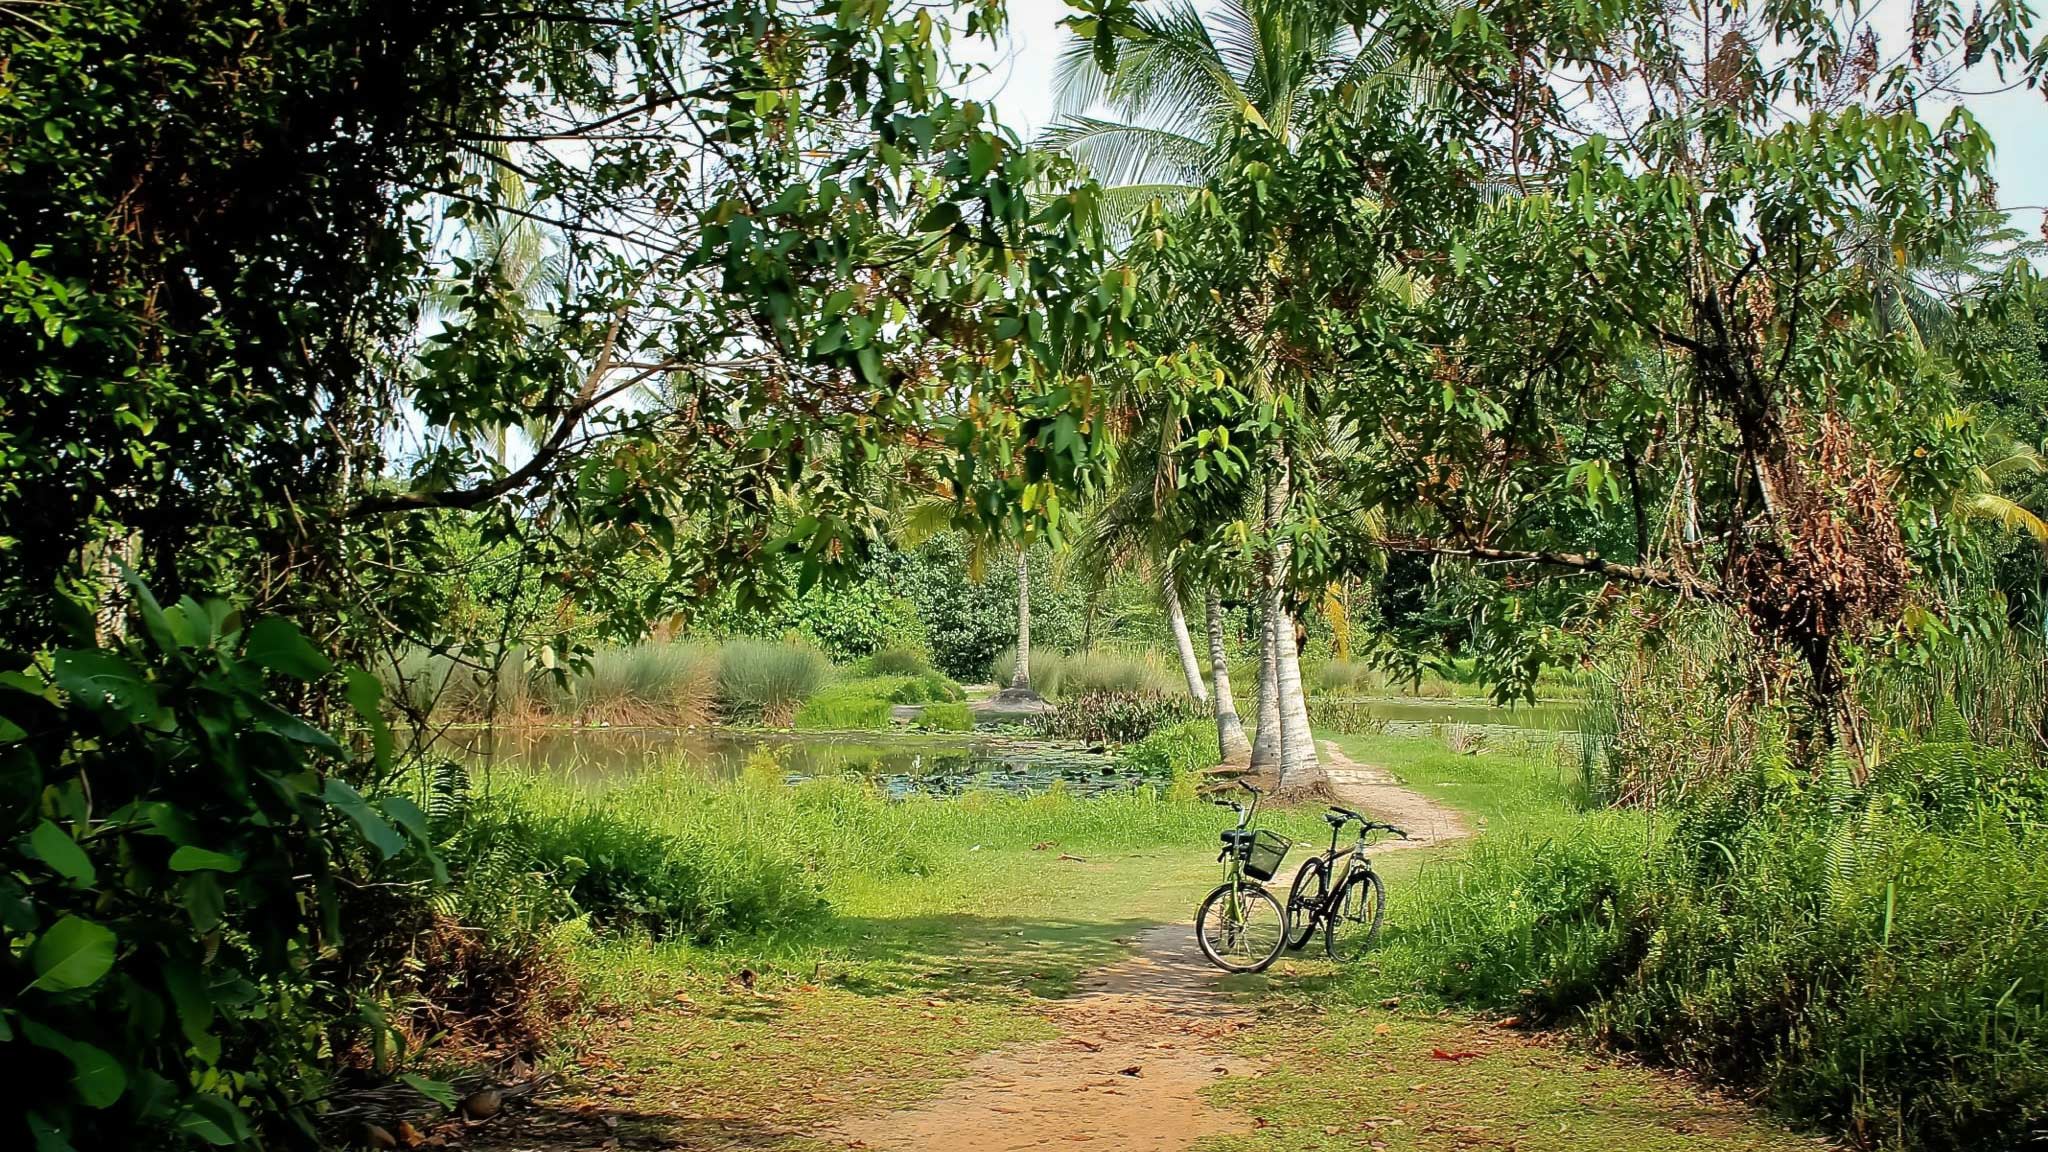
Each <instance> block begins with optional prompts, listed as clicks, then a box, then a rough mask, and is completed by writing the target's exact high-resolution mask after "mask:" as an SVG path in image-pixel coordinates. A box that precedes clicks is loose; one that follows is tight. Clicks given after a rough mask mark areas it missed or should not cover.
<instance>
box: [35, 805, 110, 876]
mask: <svg viewBox="0 0 2048 1152" xmlns="http://www.w3.org/2000/svg"><path fill="white" fill-rule="evenodd" d="M28 848H29V852H30V853H31V854H32V855H34V856H35V858H36V859H38V860H41V861H42V862H43V863H45V864H48V865H49V866H50V867H51V868H53V869H55V870H56V872H57V874H58V875H59V876H62V877H64V878H65V879H66V880H69V881H71V882H72V883H73V884H77V885H79V886H81V887H85V888H90V887H92V885H93V883H94V882H95V881H97V880H98V879H99V873H98V871H96V870H95V869H94V868H93V866H92V857H90V856H87V855H86V854H85V849H83V848H81V847H79V846H78V841H76V840H73V839H72V838H71V833H69V832H66V831H64V829H62V828H59V827H57V825H56V824H54V823H52V822H50V821H48V820H45V821H43V822H42V823H40V824H38V825H36V826H35V830H34V831H33V832H30V833H29V834H28Z"/></svg>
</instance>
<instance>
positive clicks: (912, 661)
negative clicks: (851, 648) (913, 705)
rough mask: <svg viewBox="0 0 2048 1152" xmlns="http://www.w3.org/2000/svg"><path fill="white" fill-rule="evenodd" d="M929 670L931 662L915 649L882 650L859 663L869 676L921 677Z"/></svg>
mask: <svg viewBox="0 0 2048 1152" xmlns="http://www.w3.org/2000/svg"><path fill="white" fill-rule="evenodd" d="M931 670H932V664H931V661H930V660H929V659H927V658H926V656H925V654H924V653H923V652H920V651H918V650H917V649H915V648H901V647H898V648H884V649H882V650H881V651H879V652H877V653H875V654H874V655H872V656H870V657H868V658H867V659H866V660H863V661H862V662H861V671H862V672H863V673H865V674H866V675H869V676H922V675H924V674H925V673H927V672H930V671H931Z"/></svg>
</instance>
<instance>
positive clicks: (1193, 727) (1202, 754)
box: [1118, 720, 1223, 780]
mask: <svg viewBox="0 0 2048 1152" xmlns="http://www.w3.org/2000/svg"><path fill="white" fill-rule="evenodd" d="M1118 760H1119V761H1120V762H1121V763H1123V764H1124V765H1125V766H1126V767H1129V768H1131V769H1133V770H1135V771H1139V772H1143V773H1144V774H1145V775H1147V776H1152V777H1157V778H1159V779H1162V780H1180V779H1185V778H1188V777H1192V776H1194V775H1196V774H1198V773H1201V772H1206V771H1208V770H1209V769H1211V768H1214V767H1215V766H1216V765H1217V764H1218V763H1220V762H1222V760H1223V749H1222V746H1221V745H1219V744H1218V743H1217V740H1216V723H1215V721H1213V720H1184V721H1181V722H1180V723H1178V724H1171V725H1167V726H1166V727H1163V728H1160V729H1159V730H1158V731H1156V732H1154V733H1152V734H1151V735H1150V736H1147V737H1145V738H1144V739H1143V740H1140V741H1138V742H1137V743H1136V744H1133V745H1131V746H1130V747H1129V748H1128V749H1125V751H1124V753H1123V755H1122V756H1120V757H1118Z"/></svg>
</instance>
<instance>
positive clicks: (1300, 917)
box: [1287, 805, 1408, 961]
mask: <svg viewBox="0 0 2048 1152" xmlns="http://www.w3.org/2000/svg"><path fill="white" fill-rule="evenodd" d="M1323 819H1324V820H1326V821H1328V822H1329V825H1330V849H1329V851H1327V852H1324V853H1323V854H1322V855H1320V856H1317V857H1315V858H1313V859H1311V860H1309V861H1307V862H1306V863H1304V864H1302V866H1301V870H1300V871H1299V872H1296V873H1295V874H1294V884H1293V886H1292V887H1290V888H1289V889H1288V890H1287V946H1288V947H1289V948H1292V949H1300V948H1303V947H1306V946H1307V945H1308V942H1309V940H1310V938H1312V937H1313V936H1314V935H1315V934H1316V926H1317V925H1318V924H1320V925H1321V926H1322V929H1323V951H1324V952H1326V953H1328V954H1329V957H1330V959H1332V960H1337V961H1350V960H1356V959H1357V958H1358V957H1360V956H1362V955H1364V953H1365V951H1366V949H1368V948H1370V947H1372V942H1373V940H1374V939H1376V938H1377V937H1378V936H1379V934H1380V921H1381V920H1382V919H1384V918H1385V916H1386V912H1387V886H1386V885H1385V884H1382V883H1380V874H1379V873H1377V872H1375V871H1373V870H1372V860H1371V859H1370V858H1368V857H1367V856H1366V854H1365V844H1366V837H1367V836H1369V835H1371V834H1372V833H1373V832H1375V831H1386V832H1391V833H1393V834H1394V835H1396V836H1399V837H1400V838H1401V839H1403V840H1406V839H1407V838H1408V833H1406V832H1403V831H1402V830H1401V829H1399V828H1396V827H1394V826H1393V825H1392V824H1382V823H1380V822H1378V821H1375V820H1368V819H1366V818H1365V817H1364V816H1362V815H1360V814H1358V813H1356V812H1353V811H1352V810H1351V809H1349V808H1339V807H1337V806H1335V805H1331V806H1330V811H1329V812H1328V813H1327V814H1325V815H1324V816H1323ZM1352 823H1356V824H1357V825H1358V840H1357V842H1355V843H1353V844H1352V845H1350V846H1349V847H1345V848H1339V847H1337V837H1338V836H1339V835H1341V834H1342V833H1343V831H1344V826H1345V825H1347V824H1352ZM1340 860H1341V861H1343V869H1342V871H1341V873H1340V872H1339V869H1338V861H1340Z"/></svg>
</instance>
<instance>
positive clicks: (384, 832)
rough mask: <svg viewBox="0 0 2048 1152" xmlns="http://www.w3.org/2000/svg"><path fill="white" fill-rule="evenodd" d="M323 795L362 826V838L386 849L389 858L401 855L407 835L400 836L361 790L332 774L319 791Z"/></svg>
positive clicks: (385, 856) (381, 848) (376, 847)
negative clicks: (325, 785)
mask: <svg viewBox="0 0 2048 1152" xmlns="http://www.w3.org/2000/svg"><path fill="white" fill-rule="evenodd" d="M320 798H321V799H323V800H325V801H327V802H328V803H329V804H332V805H333V806H334V807H336V808H339V809H341V811H342V813H343V814H344V815H346V816H347V817H348V818H349V819H351V820H353V821H355V824H356V827H357V828H360V829H361V830H362V833H363V839H365V840H368V841H369V842H370V845H371V847H373V848H375V849H377V851H379V852H381V853H383V855H384V858H385V859H386V860H389V859H391V858H392V857H393V856H396V855H398V853H399V851H400V850H401V849H403V848H404V847H405V838H404V837H403V836H400V835H399V834H398V831H397V830H396V829H394V828H393V827H391V825H390V823H388V822H387V821H386V820H385V819H384V817H382V816H379V815H378V814H377V810H376V809H374V808H372V807H370V802H369V801H367V800H365V799H363V795H362V793H360V792H357V791H356V790H355V789H354V788H351V787H349V786H348V783H347V782H346V781H344V780H340V779H337V778H334V777H329V778H328V781H327V787H325V788H323V789H321V791H320Z"/></svg>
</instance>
